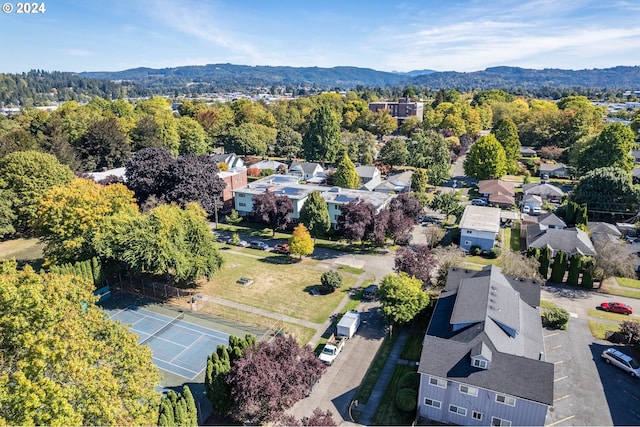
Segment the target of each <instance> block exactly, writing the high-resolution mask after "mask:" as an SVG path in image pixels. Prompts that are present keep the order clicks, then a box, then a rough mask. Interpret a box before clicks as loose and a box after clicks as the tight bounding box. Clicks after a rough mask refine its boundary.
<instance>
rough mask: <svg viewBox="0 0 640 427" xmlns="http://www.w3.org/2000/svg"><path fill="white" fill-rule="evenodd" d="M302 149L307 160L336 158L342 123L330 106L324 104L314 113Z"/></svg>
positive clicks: (322, 160)
mask: <svg viewBox="0 0 640 427" xmlns="http://www.w3.org/2000/svg"><path fill="white" fill-rule="evenodd" d="M302 149H303V151H304V156H305V158H306V159H307V161H320V162H327V163H332V162H333V161H334V160H335V158H336V155H337V154H338V150H339V149H340V123H339V121H338V118H337V117H336V115H335V114H334V113H333V111H332V110H331V108H330V107H329V106H327V105H324V104H323V105H321V106H320V107H318V108H317V109H316V110H315V111H314V112H313V113H312V115H311V119H310V122H309V128H308V129H307V131H306V132H305V133H304V135H303V137H302Z"/></svg>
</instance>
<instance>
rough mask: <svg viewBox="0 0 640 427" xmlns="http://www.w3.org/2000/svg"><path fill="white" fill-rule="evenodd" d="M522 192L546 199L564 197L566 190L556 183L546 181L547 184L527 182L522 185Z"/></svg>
mask: <svg viewBox="0 0 640 427" xmlns="http://www.w3.org/2000/svg"><path fill="white" fill-rule="evenodd" d="M522 192H523V193H524V194H535V195H537V196H540V197H542V198H544V199H548V198H549V197H562V196H564V191H562V190H561V189H560V188H558V187H556V186H555V185H552V184H549V183H545V184H525V185H523V186H522Z"/></svg>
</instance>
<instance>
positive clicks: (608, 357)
mask: <svg viewBox="0 0 640 427" xmlns="http://www.w3.org/2000/svg"><path fill="white" fill-rule="evenodd" d="M600 356H601V357H602V358H603V359H604V361H605V362H607V363H609V364H611V365H614V366H617V367H618V368H620V369H622V370H623V371H625V372H628V373H629V374H630V375H631V376H632V377H640V365H638V362H636V360H635V359H634V358H633V357H631V356H628V355H626V354H624V353H623V352H621V351H619V350H616V349H615V348H608V349H606V350H605V351H603V352H602V354H601V355H600Z"/></svg>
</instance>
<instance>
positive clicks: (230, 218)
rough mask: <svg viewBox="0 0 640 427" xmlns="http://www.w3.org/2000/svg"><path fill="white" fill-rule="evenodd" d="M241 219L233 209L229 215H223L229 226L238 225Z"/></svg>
mask: <svg viewBox="0 0 640 427" xmlns="http://www.w3.org/2000/svg"><path fill="white" fill-rule="evenodd" d="M242 219H243V218H242V217H241V216H240V215H239V214H238V211H237V210H235V209H231V213H230V214H229V215H225V217H224V220H225V221H227V223H229V224H231V225H238V224H240V223H241V222H242Z"/></svg>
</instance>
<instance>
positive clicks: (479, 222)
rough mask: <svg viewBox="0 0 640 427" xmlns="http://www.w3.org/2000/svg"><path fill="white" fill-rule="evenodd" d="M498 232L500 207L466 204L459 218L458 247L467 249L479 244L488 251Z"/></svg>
mask: <svg viewBox="0 0 640 427" xmlns="http://www.w3.org/2000/svg"><path fill="white" fill-rule="evenodd" d="M499 232H500V209H499V208H489V207H485V206H474V205H467V207H465V209H464V213H463V214H462V219H461V220H460V248H461V249H462V250H465V251H467V252H468V251H469V250H470V249H471V247H472V246H479V247H480V249H482V250H483V251H487V252H488V251H490V250H491V249H492V248H493V245H494V244H495V241H496V236H497V235H498V233H499Z"/></svg>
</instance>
